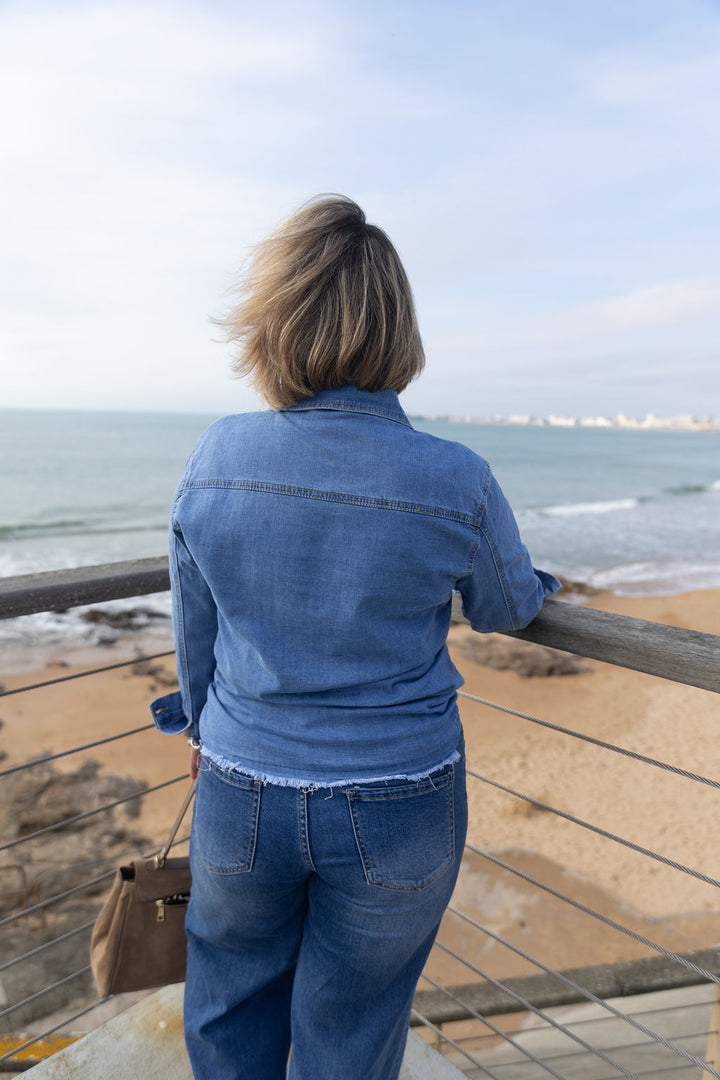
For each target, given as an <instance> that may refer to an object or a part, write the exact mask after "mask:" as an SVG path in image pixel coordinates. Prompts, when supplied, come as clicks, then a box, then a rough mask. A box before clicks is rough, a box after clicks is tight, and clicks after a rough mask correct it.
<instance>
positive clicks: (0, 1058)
mask: <svg viewBox="0 0 720 1080" xmlns="http://www.w3.org/2000/svg"><path fill="white" fill-rule="evenodd" d="M114 996H115V995H114V994H110V995H109V996H108V997H104V998H99V999H98V1000H97V1001H93V1003H92V1005H86V1006H85V1008H84V1009H80V1011H79V1012H76V1013H73V1015H72V1016H66V1017H65V1018H64V1019H63V1020H61V1021H60V1023H59V1024H56V1025H55V1027H51V1028H49V1029H48V1030H47V1031H43V1033H42V1035H33V1037H32V1039H29V1040H28V1042H26V1043H23V1044H22V1046H14V1047H13V1048H12V1050H8V1051H7V1052H6V1053H4V1054H2V1055H0V1061H7V1060H8V1058H12V1057H14V1056H15V1054H19V1053H21V1052H22V1051H23V1050H27V1049H28V1047H30V1046H34V1045H35V1043H38V1042H42V1040H43V1039H47V1037H48V1035H54V1034H55V1032H56V1031H59V1030H60V1028H64V1027H67V1025H68V1024H72V1023H73V1021H75V1020H79V1019H80V1017H81V1016H85V1015H86V1014H87V1013H89V1012H92V1011H93V1009H97V1007H98V1005H104V1004H105V1002H106V1001H110V998H112V997H114ZM33 1064H35V1063H33Z"/></svg>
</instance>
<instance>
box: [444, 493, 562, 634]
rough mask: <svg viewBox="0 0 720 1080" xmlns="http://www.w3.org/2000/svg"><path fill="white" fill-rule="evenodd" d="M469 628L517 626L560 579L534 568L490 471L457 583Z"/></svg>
mask: <svg viewBox="0 0 720 1080" xmlns="http://www.w3.org/2000/svg"><path fill="white" fill-rule="evenodd" d="M457 588H458V591H459V592H460V595H461V596H462V601H463V613H464V615H465V617H466V619H468V621H469V622H470V625H471V626H472V628H473V630H479V631H481V632H483V633H490V632H491V631H497V630H521V629H522V628H523V627H524V626H527V625H528V623H530V622H532V620H533V619H534V618H535V616H536V615H537V613H538V612H539V610H540V608H541V607H542V604H543V600H544V599H545V597H546V596H551V595H552V594H553V593H555V592H557V590H558V589H559V588H560V582H559V581H558V580H557V578H555V577H553V575H552V574H548V573H546V572H545V571H544V570H535V569H534V567H533V565H532V563H531V561H530V556H529V554H528V551H527V548H526V547H525V545H524V544H523V542H522V540H521V539H520V533H519V530H518V527H517V522H516V521H515V516H514V514H513V512H512V510H511V508H510V504H509V503H508V501H507V499H506V498H505V496H504V495H503V493H502V491H501V490H500V485H499V484H498V482H497V480H496V479H495V477H494V476H493V475H492V473H490V476H489V483H488V488H487V499H486V503H485V507H484V513H483V516H482V522H481V525H480V531H479V537H478V543H477V546H476V550H475V554H474V558H473V569H472V571H471V573H469V574H468V575H467V576H466V577H464V578H461V579H460V581H458V583H457Z"/></svg>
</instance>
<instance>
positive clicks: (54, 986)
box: [0, 964, 90, 1020]
mask: <svg viewBox="0 0 720 1080" xmlns="http://www.w3.org/2000/svg"><path fill="white" fill-rule="evenodd" d="M88 971H90V965H89V964H88V965H87V967H84V968H80V970H79V971H73V973H72V975H66V976H65V978H64V979H58V981H57V982H55V983H52V984H51V985H50V986H46V987H44V988H43V989H42V990H38V992H37V993H36V994H31V995H30V997H26V998H23V1000H22V1001H16V1002H15V1004H14V1005H9V1006H8V1008H7V1009H3V1010H2V1012H0V1020H2V1018H3V1016H8V1015H9V1014H10V1013H11V1012H15V1010H16V1009H20V1008H22V1006H23V1005H29V1004H30V1002H31V1001H37V999H38V998H41V997H44V996H45V994H49V993H50V991H51V990H57V989H58V987H59V986H64V985H65V983H69V982H71V981H72V980H73V979H77V978H78V977H79V976H80V975H87V973H88Z"/></svg>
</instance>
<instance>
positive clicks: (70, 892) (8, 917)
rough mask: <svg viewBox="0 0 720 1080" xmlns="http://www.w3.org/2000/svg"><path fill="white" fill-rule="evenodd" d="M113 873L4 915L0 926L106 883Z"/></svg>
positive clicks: (107, 873) (110, 871)
mask: <svg viewBox="0 0 720 1080" xmlns="http://www.w3.org/2000/svg"><path fill="white" fill-rule="evenodd" d="M114 873H115V871H114V870H108V871H107V872H106V873H105V874H100V875H99V876H98V877H95V878H90V879H89V880H88V881H83V883H82V884H81V885H75V886H73V888H72V889H66V890H65V892H61V893H55V895H54V896H48V897H47V899H46V900H39V901H38V903H37V904H33V905H32V907H29V908H23V910H22V911H16V912H15V914H14V915H6V916H5V918H4V919H0V926H7V924H8V923H11V922H15V921H16V920H17V919H22V918H23V917H24V916H25V915H32V914H33V913H34V912H36V911H40V910H41V909H42V908H46V907H49V906H50V904H54V903H56V902H57V901H58V900H65V898H66V897H68V896H72V895H73V894H74V893H79V892H82V891H83V889H87V888H89V887H90V886H91V885H98V884H99V883H100V882H101V881H106V880H107V879H108V878H110V877H112V876H113V874H114Z"/></svg>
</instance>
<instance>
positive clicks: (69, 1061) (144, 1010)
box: [25, 985, 463, 1080]
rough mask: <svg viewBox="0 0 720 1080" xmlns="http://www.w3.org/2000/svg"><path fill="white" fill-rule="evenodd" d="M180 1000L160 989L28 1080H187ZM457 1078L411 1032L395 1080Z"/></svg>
mask: <svg viewBox="0 0 720 1080" xmlns="http://www.w3.org/2000/svg"><path fill="white" fill-rule="evenodd" d="M182 999H183V987H182V986H181V985H180V986H165V987H163V989H162V990H158V991H157V993H155V994H151V995H150V996H149V997H146V998H144V999H143V1000H142V1001H139V1002H138V1003H137V1005H133V1006H132V1007H131V1008H129V1009H127V1010H126V1011H125V1012H123V1013H120V1014H119V1015H118V1016H115V1017H114V1018H113V1019H112V1020H109V1021H108V1022H107V1023H106V1024H103V1026H102V1027H100V1028H97V1029H96V1030H95V1031H92V1032H91V1033H90V1034H89V1035H86V1036H85V1038H84V1039H80V1041H79V1042H76V1043H73V1045H72V1046H68V1047H67V1048H66V1049H65V1050H61V1051H60V1052H59V1053H58V1054H54V1055H53V1057H51V1058H48V1059H47V1060H46V1061H43V1062H41V1063H40V1064H39V1065H35V1066H33V1068H32V1069H28V1071H27V1073H26V1074H25V1075H26V1076H30V1074H31V1073H35V1076H34V1077H33V1078H32V1080H106V1078H107V1077H108V1076H112V1078H113V1080H167V1078H168V1077H169V1076H171V1077H172V1080H192V1072H191V1069H190V1062H189V1061H188V1058H187V1054H186V1052H185V1041H184V1039H183V1030H182ZM462 1075H463V1074H462V1073H461V1072H460V1071H459V1070H458V1069H456V1068H455V1066H454V1065H451V1064H450V1062H448V1061H446V1060H445V1058H443V1057H442V1055H441V1054H438V1052H437V1051H436V1050H434V1049H433V1048H432V1046H429V1045H428V1044H427V1043H426V1042H425V1041H424V1040H423V1039H421V1038H420V1036H419V1035H417V1034H416V1033H415V1032H414V1031H411V1032H410V1035H409V1037H408V1045H407V1050H406V1051H405V1057H404V1059H403V1064H402V1069H401V1071H400V1080H459V1078H460V1077H462Z"/></svg>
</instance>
